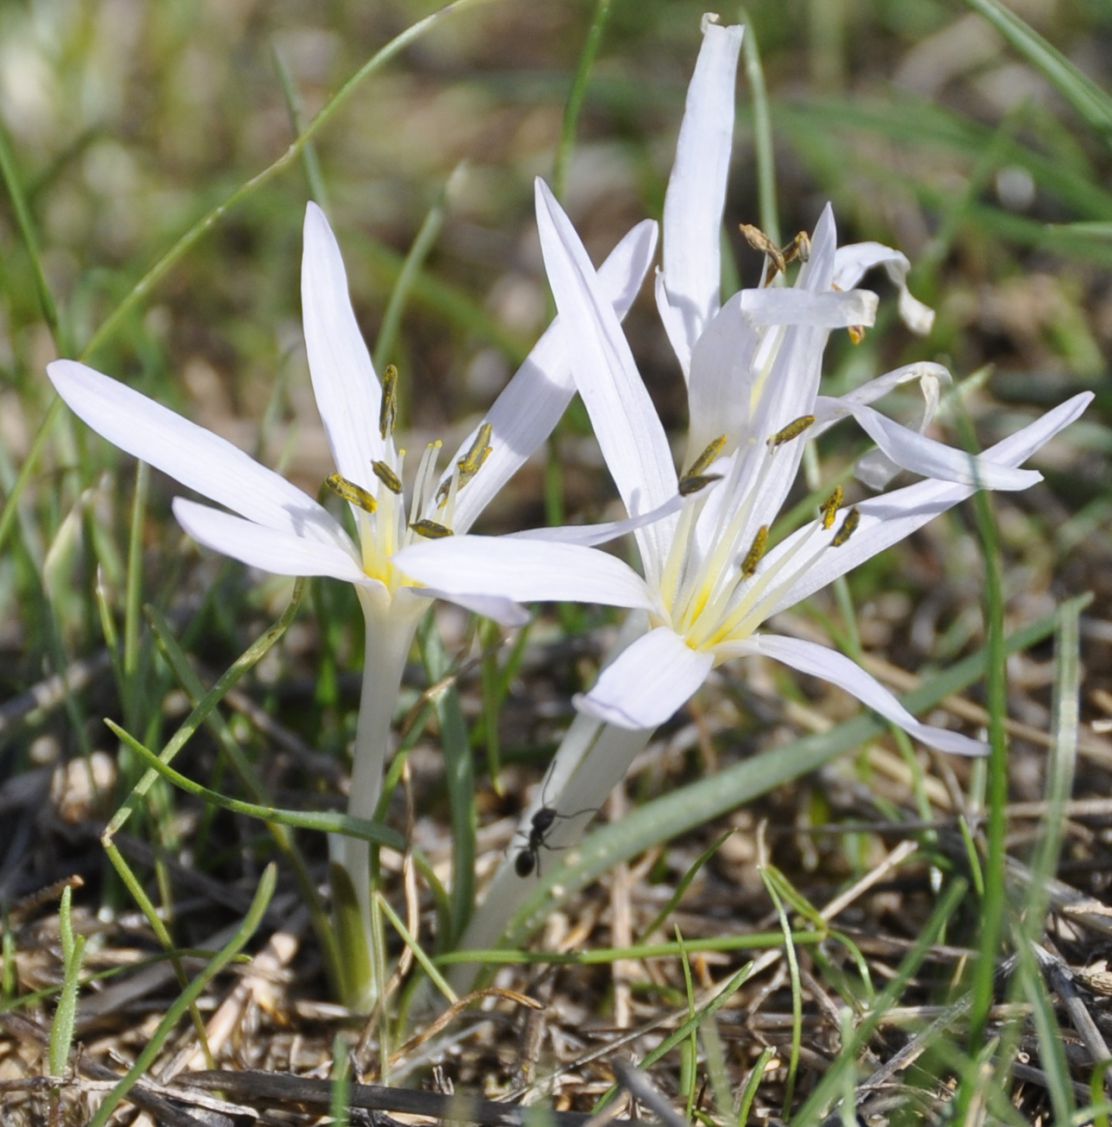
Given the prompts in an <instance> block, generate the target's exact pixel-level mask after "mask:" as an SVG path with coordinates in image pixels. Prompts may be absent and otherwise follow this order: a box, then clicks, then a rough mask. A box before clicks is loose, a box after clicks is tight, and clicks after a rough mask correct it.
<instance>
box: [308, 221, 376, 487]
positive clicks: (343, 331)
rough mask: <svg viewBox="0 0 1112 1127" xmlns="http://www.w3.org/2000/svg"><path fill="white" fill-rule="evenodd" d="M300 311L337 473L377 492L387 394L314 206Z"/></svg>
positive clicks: (343, 274)
mask: <svg viewBox="0 0 1112 1127" xmlns="http://www.w3.org/2000/svg"><path fill="white" fill-rule="evenodd" d="M301 312H302V320H303V322H304V328H305V348H306V350H307V352H308V355H309V374H310V375H311V376H312V379H313V394H314V396H316V400H317V409H318V410H319V411H320V417H321V422H323V423H324V429H325V432H326V433H327V435H328V442H329V444H330V445H331V447H332V456H333V458H334V459H335V461H336V468H337V469H338V470H339V471H340V473H341V474H343V475H344V477H346V478H348V479H349V480H351V481H354V482H356V483H358V484H359V485H362V486H364V487H365V488H367V489H370V490H371V492H372V493H374V492H377V479H376V478H375V477H374V475H373V473H372V471H371V462H372V461H376V460H379V459H381V458H382V456H383V443H382V439H381V437H380V435H379V429H378V426H379V419H378V414H379V404H380V403H381V401H382V390H381V388H380V387H379V382H378V377H377V376H376V375H375V370H374V367H373V366H372V364H371V357H370V353H369V352H368V351H367V345H366V343H365V342H364V340H363V335H362V333H360V331H359V326H358V324H357V323H356V320H355V312H354V310H353V309H352V307H351V297H350V295H349V294H348V284H347V273H346V271H345V270H344V260H343V259H342V258H341V257H340V248H339V246H338V245H337V243H336V238H335V236H334V235H333V234H332V228H331V227H329V225H328V220H327V219H326V218H325V216H324V212H323V211H321V209H320V208H319V207H317V205H316V204H315V203H310V204H309V206H308V207H307V208H306V209H305V246H304V250H303V253H302V258H301Z"/></svg>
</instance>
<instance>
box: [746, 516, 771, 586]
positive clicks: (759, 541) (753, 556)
mask: <svg viewBox="0 0 1112 1127" xmlns="http://www.w3.org/2000/svg"><path fill="white" fill-rule="evenodd" d="M766 551H768V525H767V524H762V525H761V527H760V528H758V529H757V535H756V536H754V537H753V546H752V547H751V548H750V549H749V551H748V552H746V553H745V559H744V560H742V561H741V574H742V575H744V576H745V578H746V579H752V578H753V576H754V575H756V574H757V564H759V563H760V562H761V559H762V557H763V556H764V554H765V552H766Z"/></svg>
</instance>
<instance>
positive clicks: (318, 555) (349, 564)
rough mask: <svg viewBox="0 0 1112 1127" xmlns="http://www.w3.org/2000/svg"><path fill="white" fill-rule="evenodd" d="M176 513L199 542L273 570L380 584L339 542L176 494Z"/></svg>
mask: <svg viewBox="0 0 1112 1127" xmlns="http://www.w3.org/2000/svg"><path fill="white" fill-rule="evenodd" d="M173 509H174V516H175V517H177V518H178V523H179V524H180V525H181V526H182V528H184V529H185V531H186V532H187V533H189V535H190V536H191V537H193V539H194V540H196V541H197V542H198V543H199V544H204V545H205V547H206V548H211V549H212V550H213V551H214V552H220V553H222V554H223V555H225V556H231V557H232V559H234V560H239V561H240V562H241V563H245V564H248V565H250V566H251V567H257V568H259V569H260V570H262V571H269V572H271V573H272V574H274V575H327V576H331V577H332V578H333V579H343V580H345V581H346V582H348V583H357V584H359V585H361V586H367V587H370V586H376V585H378V581H377V580H375V579H371V578H370V577H369V576H368V575H366V574H365V573H364V571H363V569H362V568H361V567H360V566H359V564H358V562H357V561H356V559H355V558H354V556H353V555H352V554H350V553H348V552H345V551H344V550H343V548H341V547H339V546H338V545H335V544H321V543H319V542H317V541H313V540H306V539H305V538H304V537H301V536H298V535H297V534H296V533H294V532H290V531H287V530H284V529H277V528H265V527H263V526H262V525H260V524H255V523H254V522H253V521H249V520H244V519H243V518H242V517H237V516H233V515H232V514H231V513H225V512H221V511H220V510H219V509H212V508H209V506H208V505H199V504H197V502H196V501H187V500H185V498H183V497H175V498H174V502H173Z"/></svg>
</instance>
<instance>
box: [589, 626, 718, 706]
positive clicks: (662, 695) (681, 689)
mask: <svg viewBox="0 0 1112 1127" xmlns="http://www.w3.org/2000/svg"><path fill="white" fill-rule="evenodd" d="M713 665H714V658H713V656H712V655H711V654H709V653H707V652H705V651H701V650H693V649H692V648H691V647H690V646H689V645H688V644H687V643H686V642H685V641H684V640H683V638H681V637H680V636H679V635H678V634H676V633H675V632H674V631H672V630H669V629H668V628H667V627H665V626H659V627H657V628H656V629H655V630H650V631H649V633H648V634H646V635H645V636H644V637H643V638H638V639H637V641H635V642H634V643H633V644H632V645H631V646H629V647H628V648H627V649H625V650H623V651H622V652H621V653H620V654H619V655H618V657H617V658H616V659H615V660H614V661H613V662H611V664H610V665H608V666H607V667H606V668H605V669H604V670H603V671H602V673H601V674H600V675H599V679H598V681H597V682H596V684H595V687H594V688H593V689H591V691H590V692H589V693H587V694H585V695H583V696H579V697H576V698H575V705H576V707H577V708H578V709H579V710H580V711H581V712H586V713H587V714H588V715H590V716H595V717H597V718H598V719H599V720H603V721H605V722H606V723H607V724H615V725H617V726H618V727H619V728H655V727H656V726H657V725H658V724H663V723H664V721H665V720H667V719H669V717H671V716H672V715H673V714H674V713H675V712H676V711H677V710H678V709H680V708H681V707H682V706H683V705H684V704H685V703H686V702H687V701H688V700H689V699H690V698H691V697H692V696H693V695H694V694H695V693H696V692H697V691H698V689H699V687H700V686H701V685H702V684H703V682H704V681H705V680H706V679H707V675H708V674H709V673H710V671H711V668H712V666H713Z"/></svg>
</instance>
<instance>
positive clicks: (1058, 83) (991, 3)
mask: <svg viewBox="0 0 1112 1127" xmlns="http://www.w3.org/2000/svg"><path fill="white" fill-rule="evenodd" d="M965 2H966V3H967V4H968V5H969V7H971V8H972V9H973V10H974V11H975V12H976V13H977V14H978V15H980V16H982V17H983V18H984V19H985V20H987V21H988V22H989V23H990V24H992V26H993V27H994V28H996V30H997V31H998V32H999V33H1000V34H1001V35H1002V36H1003V37H1004V39H1005V40H1007V42H1008V43H1009V45H1010V46H1011V47H1012V48H1013V49H1014V50H1015V51H1016V52H1018V53H1019V54H1020V55H1022V56H1023V58H1025V59H1026V60H1027V62H1029V63H1030V64H1031V66H1033V67H1034V68H1035V69H1036V70H1037V71H1038V72H1039V73H1040V74H1041V75H1042V76H1043V77H1044V78H1045V79H1046V80H1047V81H1048V82H1049V83H1051V84H1052V85H1053V86H1054V87H1056V89H1057V90H1058V92H1059V93H1060V94H1061V95H1062V97H1063V98H1065V99H1066V101H1068V102H1069V103H1070V105H1071V106H1073V108H1074V109H1075V110H1076V111H1077V113H1078V114H1079V116H1080V117H1081V118H1082V120H1084V121H1085V122H1086V124H1087V125H1089V126H1090V127H1091V128H1093V129H1095V130H1096V131H1097V132H1098V133H1099V134H1100V135H1101V136H1102V137H1103V138H1104V139H1105V140H1106V141H1109V142H1112V98H1110V97H1109V96H1108V94H1106V93H1105V92H1104V91H1103V90H1102V89H1101V88H1100V87H1099V86H1098V85H1097V84H1096V83H1095V82H1093V81H1092V79H1090V78H1089V77H1088V76H1086V75H1084V74H1082V73H1081V71H1079V70H1078V69H1077V67H1076V66H1074V65H1073V63H1071V62H1070V61H1069V59H1067V58H1066V57H1065V55H1063V54H1062V52H1061V51H1059V50H1058V49H1057V48H1056V47H1052V46H1051V45H1050V44H1049V43H1048V42H1047V41H1046V40H1045V39H1044V38H1043V37H1042V36H1041V35H1039V33H1038V32H1037V31H1035V30H1034V29H1033V28H1031V27H1030V26H1028V25H1027V24H1026V23H1024V21H1023V20H1021V19H1020V18H1019V16H1017V15H1016V14H1015V13H1014V12H1012V11H1010V10H1009V9H1008V8H1006V7H1005V6H1004V5H1003V4H1001V3H999V0H965Z"/></svg>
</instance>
